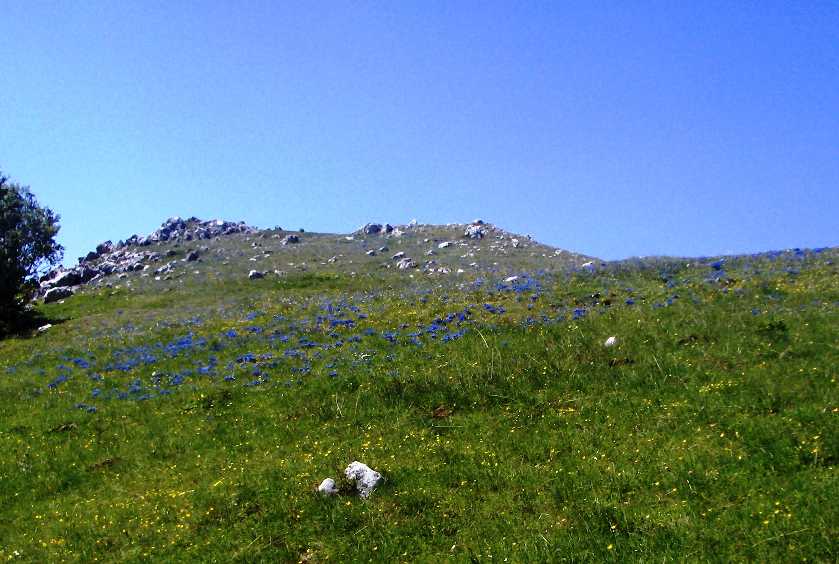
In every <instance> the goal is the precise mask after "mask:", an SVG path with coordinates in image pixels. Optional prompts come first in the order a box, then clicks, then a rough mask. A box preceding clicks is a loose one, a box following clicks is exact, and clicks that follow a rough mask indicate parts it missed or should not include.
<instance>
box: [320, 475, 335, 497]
mask: <svg viewBox="0 0 839 564" xmlns="http://www.w3.org/2000/svg"><path fill="white" fill-rule="evenodd" d="M318 491H319V492H320V493H322V494H323V495H336V494H337V493H338V486H336V485H335V480H333V479H332V478H327V479H325V480H324V481H323V482H321V483H320V485H319V486H318Z"/></svg>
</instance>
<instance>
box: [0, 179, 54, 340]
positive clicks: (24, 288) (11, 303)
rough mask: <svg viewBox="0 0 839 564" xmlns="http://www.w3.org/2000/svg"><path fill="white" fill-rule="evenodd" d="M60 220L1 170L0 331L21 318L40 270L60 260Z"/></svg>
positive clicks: (8, 328)
mask: <svg viewBox="0 0 839 564" xmlns="http://www.w3.org/2000/svg"><path fill="white" fill-rule="evenodd" d="M58 220H59V216H58V215H57V214H55V213H53V211H52V210H50V209H49V208H47V207H42V206H40V205H39V204H38V200H37V199H36V198H35V196H34V195H33V194H32V193H31V192H30V191H29V188H28V187H26V186H20V185H19V184H16V183H14V182H11V181H10V180H9V179H8V178H7V177H6V176H4V175H3V174H2V173H0V334H2V333H5V332H7V331H9V330H10V329H12V328H13V327H14V326H15V324H16V322H18V321H19V320H20V316H21V313H22V312H23V306H24V305H25V303H26V301H27V300H28V299H29V298H30V297H31V296H32V293H33V291H34V290H35V287H36V277H37V275H38V273H39V272H41V271H42V270H43V269H44V268H45V267H48V266H52V265H55V264H56V263H58V261H60V260H61V258H62V256H63V250H64V249H63V248H62V247H61V245H59V244H58V243H57V242H56V241H55V236H56V234H57V233H58V229H59V225H58Z"/></svg>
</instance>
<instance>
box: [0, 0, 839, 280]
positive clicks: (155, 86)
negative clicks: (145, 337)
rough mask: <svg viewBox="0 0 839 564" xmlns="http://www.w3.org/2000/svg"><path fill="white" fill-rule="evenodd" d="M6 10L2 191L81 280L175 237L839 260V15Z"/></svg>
mask: <svg viewBox="0 0 839 564" xmlns="http://www.w3.org/2000/svg"><path fill="white" fill-rule="evenodd" d="M6 12H7V20H8V22H10V25H9V26H8V29H7V34H6V42H5V45H4V47H0V57H2V59H3V60H4V61H6V62H7V64H6V65H4V67H5V68H4V71H3V73H2V74H0V81H2V84H3V86H4V89H3V91H4V96H3V97H0V112H1V113H2V115H3V116H4V117H5V118H6V123H4V127H3V128H2V130H0V170H2V172H3V173H5V174H6V175H8V176H9V177H10V178H11V179H12V180H13V181H15V182H18V183H20V184H22V185H25V186H30V187H31V189H32V192H33V193H34V194H35V195H36V197H37V198H38V200H39V201H40V202H41V203H42V204H43V205H47V206H49V207H50V208H52V209H53V210H54V211H55V212H56V213H58V214H59V215H61V216H62V221H61V231H60V232H59V236H58V240H59V242H60V243H61V244H63V245H64V246H65V248H66V255H65V261H64V262H65V264H67V265H71V264H73V262H74V261H75V259H76V257H78V256H81V255H84V254H85V253H86V252H87V251H88V250H90V249H92V248H94V247H95V246H96V244H98V243H99V242H101V241H103V240H106V239H112V240H118V239H120V238H123V239H124V238H126V237H128V236H129V235H131V234H132V233H140V234H144V233H148V232H150V231H152V230H154V229H155V228H156V227H158V226H159V224H160V221H162V220H163V219H165V218H166V217H170V216H173V215H182V216H184V217H189V216H198V217H201V218H204V219H211V218H212V219H215V218H219V219H225V220H235V221H239V220H243V221H245V222H246V223H248V224H249V225H254V226H260V227H261V226H268V227H270V226H274V225H277V224H279V225H280V226H282V227H284V228H287V229H298V228H301V227H302V228H304V229H306V230H307V231H314V232H327V233H329V232H334V233H340V232H344V231H345V230H347V229H354V227H355V226H357V225H363V224H364V223H366V222H369V221H382V222H384V221H391V222H393V220H396V222H397V223H402V222H407V221H408V220H410V219H412V218H417V219H418V220H419V221H421V222H423V223H430V224H437V223H439V224H444V223H447V222H449V221H450V220H451V219H452V218H456V219H458V221H464V222H468V221H469V220H471V218H474V217H482V218H483V219H485V220H486V221H491V222H492V223H494V224H496V225H498V226H499V227H502V228H503V229H505V230H509V231H511V232H515V233H521V234H531V235H533V236H534V238H535V239H536V240H537V241H539V242H542V243H545V244H548V245H551V246H555V247H558V248H562V249H567V250H569V251H573V252H578V253H582V254H586V255H590V256H594V257H598V258H601V259H603V260H618V259H623V258H631V257H635V256H672V257H686V258H687V257H699V256H707V257H710V256H719V255H728V254H751V253H758V252H765V251H773V250H782V249H790V248H796V247H800V248H817V247H833V246H836V245H837V244H839V241H837V239H836V229H835V217H836V216H837V215H839V159H837V158H836V147H839V43H837V42H836V41H835V31H834V30H835V29H836V25H837V24H839V6H837V5H831V4H823V5H817V4H813V5H807V6H801V5H789V4H785V3H780V2H778V3H775V2H769V3H764V4H761V5H759V6H757V5H755V6H739V5H734V6H732V5H729V4H725V3H713V4H705V5H702V6H666V5H663V4H653V5H650V6H647V7H646V8H644V9H638V8H635V7H633V8H629V7H623V6H620V5H586V6H563V7H558V6H554V5H550V4H538V3H534V4H528V5H523V6H509V5H507V4H505V3H489V4H481V5H480V7H479V6H478V5H477V4H470V3H463V4H459V5H454V6H435V7H428V6H425V5H422V4H419V3H407V4H401V5H398V6H388V5H377V4H375V3H363V4H352V5H350V4H341V3H338V4H334V5H331V6H330V7H328V8H320V7H308V6H293V7H292V6H289V7H287V6H276V5H272V4H271V3H255V4H252V5H249V6H248V7H247V9H242V8H238V7H234V6H228V5H225V4H223V3H219V2H202V3H196V4H191V5H178V6H164V7H161V6H157V7H150V6H148V5H146V4H143V3H130V2H129V3H125V4H120V5H119V6H115V5H111V4H109V3H107V2H91V3H89V4H85V5H83V6H75V5H71V4H69V3H67V4H57V5H31V4H28V3H10V4H9V5H8V6H7V7H6ZM115 238H116V239H115Z"/></svg>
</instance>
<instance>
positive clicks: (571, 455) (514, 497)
mask: <svg viewBox="0 0 839 564" xmlns="http://www.w3.org/2000/svg"><path fill="white" fill-rule="evenodd" d="M225 244H226V245H231V244H232V243H231V242H230V241H227V242H226V243H225ZM300 248H301V249H302V248H305V247H303V246H301V247H300ZM294 252H300V251H297V250H295V251H294ZM837 254H839V253H837V251H836V250H835V249H826V250H817V251H790V252H786V253H772V254H766V255H760V256H752V257H739V258H729V259H724V260H716V261H715V260H711V259H707V260H689V261H676V260H646V261H627V262H621V263H614V264H609V265H606V266H598V265H596V264H595V265H593V267H591V268H586V269H578V270H573V271H568V272H566V273H564V274H563V273H557V272H554V273H546V272H542V273H539V272H536V271H529V272H519V273H518V277H517V278H516V279H515V280H509V277H508V276H507V274H508V273H504V274H503V275H502V274H500V273H499V274H495V275H493V274H492V273H488V274H486V275H482V276H480V277H476V276H470V275H468V274H466V275H464V276H461V277H458V278H456V282H446V283H444V282H440V281H438V280H436V279H435V280H434V281H433V282H432V281H429V280H425V279H421V278H420V277H416V278H409V277H408V275H407V274H400V275H399V276H396V275H395V274H392V273H391V272H390V271H388V272H387V273H381V275H378V274H376V273H375V272H374V271H371V272H370V274H369V275H368V274H365V273H364V272H361V271H358V272H355V271H354V272H352V273H349V272H334V273H329V272H323V273H317V272H314V273H313V272H305V273H297V272H293V271H292V272H289V273H288V274H286V275H285V276H283V277H280V278H266V279H264V280H254V281H248V280H247V279H246V278H245V277H244V276H239V277H238V278H236V277H220V278H218V280H216V281H214V280H212V279H210V280H206V281H204V282H202V283H201V284H200V286H193V285H190V284H188V283H184V282H183V280H181V281H174V282H173V283H172V284H171V285H169V286H167V287H166V288H167V291H165V292H161V291H159V290H155V289H154V287H153V284H152V281H148V282H144V284H146V286H141V287H140V288H141V289H139V290H131V289H130V288H128V287H126V286H125V285H124V284H123V285H121V286H120V287H119V288H117V287H111V288H108V287H104V286H102V287H98V288H90V289H89V290H87V291H85V292H82V293H79V294H77V295H75V296H73V297H72V298H69V299H67V300H65V301H64V302H63V303H54V304H49V305H41V306H39V311H40V312H41V313H42V314H43V315H44V316H46V317H47V318H49V319H50V320H51V323H52V327H51V328H49V329H48V330H46V331H44V332H43V333H41V334H33V335H29V336H23V337H19V338H10V339H7V340H5V341H2V342H0V402H2V406H3V409H2V411H0V560H10V561H16V560H19V561H33V562H47V561H49V562H58V561H70V562H72V561H85V562H88V561H120V562H125V561H138V562H139V561H149V560H153V561H178V562H183V561H218V562H228V561H238V562H259V561H265V562H278V561H305V562H322V561H341V562H357V561H370V560H372V561H385V562H397V561H411V562H413V561H429V562H431V561H440V560H445V561H490V560H492V561H505V560H506V561H516V562H522V561H537V562H540V561H563V560H574V561H580V560H587V561H627V560H630V561H635V560H637V561H649V560H655V561H668V560H669V561H695V560H703V561H705V560H715V561H738V560H750V561H763V562H775V561H793V560H795V561H798V560H811V561H812V560H815V561H836V559H837V558H839V547H838V546H837V542H836V538H839V505H837V503H836V499H837V498H839V475H837V467H836V465H837V456H839V424H837V417H838V416H839V385H837V366H839V358H837V327H839V315H837V305H838V304H839V284H837V277H836V276H837V271H836V265H835V261H836V259H837ZM196 268H198V269H200V270H202V271H205V270H207V271H212V270H213V269H215V268H218V269H221V266H213V267H212V268H210V266H208V265H206V264H204V265H201V266H196ZM239 272H241V269H240V270H239ZM385 274H386V275H385ZM505 279H507V280H508V281H507V282H505V281H504V280H505ZM138 280H139V278H138ZM377 280H379V281H380V282H379V283H376V281H377ZM175 282H178V283H177V284H176V283H175ZM197 290H200V291H197ZM610 336H615V337H616V344H614V346H608V347H607V346H604V343H605V341H606V340H607V338H609V337H610ZM354 460H358V461H362V462H364V463H366V464H368V465H369V466H371V467H372V468H374V469H376V470H378V471H379V472H381V473H382V474H383V475H384V476H385V483H384V484H383V485H382V486H380V487H379V488H378V489H377V490H375V492H374V493H373V494H372V495H371V496H370V498H369V499H366V500H363V499H361V498H359V497H356V496H353V495H351V493H350V491H351V488H347V487H343V486H342V488H341V492H342V493H341V494H339V495H337V496H335V497H323V496H321V495H319V494H318V493H317V492H316V487H317V485H318V484H319V483H320V481H321V480H322V479H323V478H326V477H328V476H332V477H338V476H339V475H340V474H341V472H342V470H343V469H344V468H345V467H346V466H347V465H348V464H349V463H350V462H352V461H354Z"/></svg>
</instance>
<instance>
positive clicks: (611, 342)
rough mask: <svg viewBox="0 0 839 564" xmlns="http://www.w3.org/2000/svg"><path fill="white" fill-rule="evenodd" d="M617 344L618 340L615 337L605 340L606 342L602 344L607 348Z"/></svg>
mask: <svg viewBox="0 0 839 564" xmlns="http://www.w3.org/2000/svg"><path fill="white" fill-rule="evenodd" d="M617 344H618V338H617V337H615V336H611V337H609V338H608V339H606V342H605V343H603V346H604V347H607V348H608V347H614V346H615V345H617Z"/></svg>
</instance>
